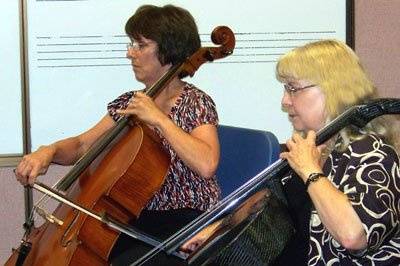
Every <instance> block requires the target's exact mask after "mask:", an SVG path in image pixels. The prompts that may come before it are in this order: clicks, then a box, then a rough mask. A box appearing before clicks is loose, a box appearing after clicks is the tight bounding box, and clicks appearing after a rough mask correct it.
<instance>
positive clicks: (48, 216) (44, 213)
mask: <svg viewBox="0 0 400 266" xmlns="http://www.w3.org/2000/svg"><path fill="white" fill-rule="evenodd" d="M35 209H36V213H37V214H39V215H40V216H41V217H42V218H43V219H45V220H47V221H49V222H50V223H53V224H57V225H59V226H61V225H63V224H64V222H63V221H61V220H60V219H58V218H57V217H55V216H54V215H53V214H51V213H49V212H47V211H45V210H44V209H42V208H40V207H38V206H36V208H35Z"/></svg>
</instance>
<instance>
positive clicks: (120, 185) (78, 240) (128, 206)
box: [5, 125, 169, 265]
mask: <svg viewBox="0 0 400 266" xmlns="http://www.w3.org/2000/svg"><path fill="white" fill-rule="evenodd" d="M114 142H115V143H111V145H109V146H110V148H107V149H106V150H104V152H103V153H102V154H101V155H100V156H99V157H98V158H97V159H96V160H95V161H93V162H92V164H91V165H89V167H88V168H87V169H86V171H85V172H83V174H82V175H81V176H80V177H79V180H78V182H75V183H74V184H73V185H72V186H71V188H70V189H69V191H68V192H67V197H68V198H69V199H72V200H74V201H75V202H77V203H79V204H81V205H83V206H85V207H87V208H90V209H93V210H94V211H95V212H97V213H102V212H107V215H110V216H111V217H113V218H114V219H116V220H118V221H120V222H124V223H127V222H128V221H130V220H134V219H136V218H137V217H138V216H139V214H140V212H141V210H142V209H143V207H144V206H145V205H146V203H147V202H148V201H149V200H150V199H151V197H152V196H153V195H154V193H155V192H156V191H158V189H159V188H160V187H161V185H162V183H163V181H164V177H165V175H166V174H167V171H168V167H169V157H168V156H167V155H166V154H165V152H164V151H163V150H162V149H161V146H160V140H159V138H158V137H157V136H156V135H155V134H154V133H153V132H152V130H151V129H149V128H148V127H146V126H140V125H136V126H134V127H132V128H130V127H126V128H125V129H124V130H123V131H122V132H121V133H120V135H119V136H118V137H117V138H116V139H115V140H114ZM112 144H114V145H112ZM137 187H140V188H141V189H140V190H138V189H137ZM133 199H134V200H133ZM53 215H54V216H55V217H56V218H57V219H59V220H62V221H63V224H62V225H58V224H56V223H50V222H46V223H44V224H43V225H42V226H40V227H39V228H35V229H34V230H32V232H31V234H30V236H29V238H28V240H29V242H31V244H32V249H31V250H30V252H29V254H28V256H27V257H26V259H25V262H24V264H23V265H108V262H107V260H108V257H109V255H110V252H111V250H112V247H113V246H114V244H115V242H116V240H117V238H118V236H119V234H120V233H119V232H117V231H116V230H114V229H111V228H109V227H108V226H107V225H105V224H103V223H101V222H100V221H98V220H96V219H94V218H92V217H90V216H88V215H86V214H84V213H81V212H79V211H77V210H75V209H73V208H71V207H69V206H67V205H66V204H60V205H59V206H58V207H57V209H56V210H55V211H54V213H53ZM17 257H18V252H14V253H13V254H12V256H11V257H10V258H9V260H8V261H7V262H6V264H5V265H15V263H16V261H17Z"/></svg>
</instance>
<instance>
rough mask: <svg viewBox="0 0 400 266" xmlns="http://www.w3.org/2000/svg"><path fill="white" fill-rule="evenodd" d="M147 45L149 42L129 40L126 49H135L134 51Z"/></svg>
mask: <svg viewBox="0 0 400 266" xmlns="http://www.w3.org/2000/svg"><path fill="white" fill-rule="evenodd" d="M149 45H150V43H145V42H135V41H132V42H129V43H127V44H126V49H127V50H128V51H129V50H131V49H132V50H135V51H141V50H143V49H144V48H146V47H147V46H149Z"/></svg>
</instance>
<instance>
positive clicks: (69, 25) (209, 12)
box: [26, 0, 346, 150]
mask: <svg viewBox="0 0 400 266" xmlns="http://www.w3.org/2000/svg"><path fill="white" fill-rule="evenodd" d="M149 3H150V4H155V5H163V4H168V3H172V4H176V5H178V6H182V7H184V8H186V9H188V10H189V11H190V12H191V14H192V15H193V16H194V18H195V19H196V22H197V24H198V27H199V32H200V36H201V40H202V45H203V46H206V45H210V44H211V42H210V33H211V32H212V30H213V29H214V28H215V27H216V26H219V25H226V26H229V27H230V28H231V29H232V30H233V31H234V33H235V36H236V48H235V50H234V53H233V54H232V55H231V56H229V57H227V58H225V59H221V60H218V61H215V62H214V63H207V64H205V65H203V66H202V67H201V68H200V69H199V70H198V71H197V72H196V74H195V76H194V77H193V78H191V79H187V81H188V82H191V83H194V84H195V85H196V86H197V87H199V88H200V89H202V90H204V91H205V92H207V93H208V94H210V95H211V96H212V97H213V99H214V100H215V102H216V104H217V110H218V113H219V117H220V123H221V124H226V125H233V126H240V127H248V128H255V129H263V130H268V131H271V132H273V133H274V134H275V135H277V137H278V139H279V141H280V142H284V141H285V140H286V138H288V137H289V136H290V132H291V126H290V124H289V122H288V119H287V117H286V115H285V114H284V113H283V112H281V108H280V100H281V96H282V93H283V89H282V86H281V85H280V84H279V83H278V82H277V81H276V80H275V64H276V60H277V58H278V57H279V56H280V55H282V54H283V53H285V52H286V51H288V50H290V49H292V48H294V47H296V46H299V45H302V44H305V43H307V42H310V41H315V40H319V39H325V38H336V39H340V40H343V41H345V39H346V1H345V0H334V1H320V0H268V1H265V0H258V1H233V0H229V1H228V0H218V1H193V0H180V1H178V0H176V1H161V0H160V1H139V0H137V1H132V0H118V1H109V0H86V1H84V0H75V1H60V0H58V1H56V0H36V1H34V0H32V1H27V12H26V21H27V45H28V60H27V61H28V70H29V88H28V89H29V99H28V100H29V106H30V110H29V113H30V136H31V145H32V149H33V150H34V149H36V148H37V147H38V146H40V145H42V144H46V143H51V142H53V141H56V140H58V139H61V138H65V137H69V136H71V135H76V134H79V133H81V132H82V131H84V130H86V129H87V128H89V127H91V126H92V125H94V124H95V123H96V122H97V121H98V120H99V119H100V118H101V117H102V116H103V115H104V114H105V113H106V104H107V103H108V102H109V101H111V100H113V99H114V98H115V97H117V96H118V95H120V94H121V93H123V92H125V91H128V90H133V89H141V88H142V87H143V85H142V84H140V83H138V82H136V81H135V79H134V75H133V73H132V70H131V66H130V62H129V60H128V59H126V58H125V54H126V43H127V42H128V41H129V39H128V38H127V36H125V33H124V25H125V22H126V20H127V19H128V18H129V17H130V16H131V15H132V14H133V12H134V11H135V10H136V9H137V7H139V6H140V5H142V4H149Z"/></svg>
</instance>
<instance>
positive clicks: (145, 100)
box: [117, 92, 167, 127]
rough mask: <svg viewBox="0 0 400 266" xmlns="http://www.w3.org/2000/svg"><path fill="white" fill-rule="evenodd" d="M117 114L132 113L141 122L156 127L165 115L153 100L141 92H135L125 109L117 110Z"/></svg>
mask: <svg viewBox="0 0 400 266" xmlns="http://www.w3.org/2000/svg"><path fill="white" fill-rule="evenodd" d="M117 113H118V114H123V115H127V114H128V115H134V116H135V117H136V118H137V119H139V120H141V121H142V122H144V123H146V124H148V125H150V126H153V127H157V126H158V125H159V124H160V122H161V121H162V120H163V119H165V118H167V116H166V115H165V114H164V113H163V112H162V111H161V110H160V109H159V108H158V107H157V106H156V104H155V103H154V101H153V100H152V99H151V98H150V97H149V96H147V95H146V94H144V93H142V92H137V93H136V95H135V97H134V98H133V99H132V100H131V101H130V102H129V104H128V106H127V107H126V109H120V110H117Z"/></svg>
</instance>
